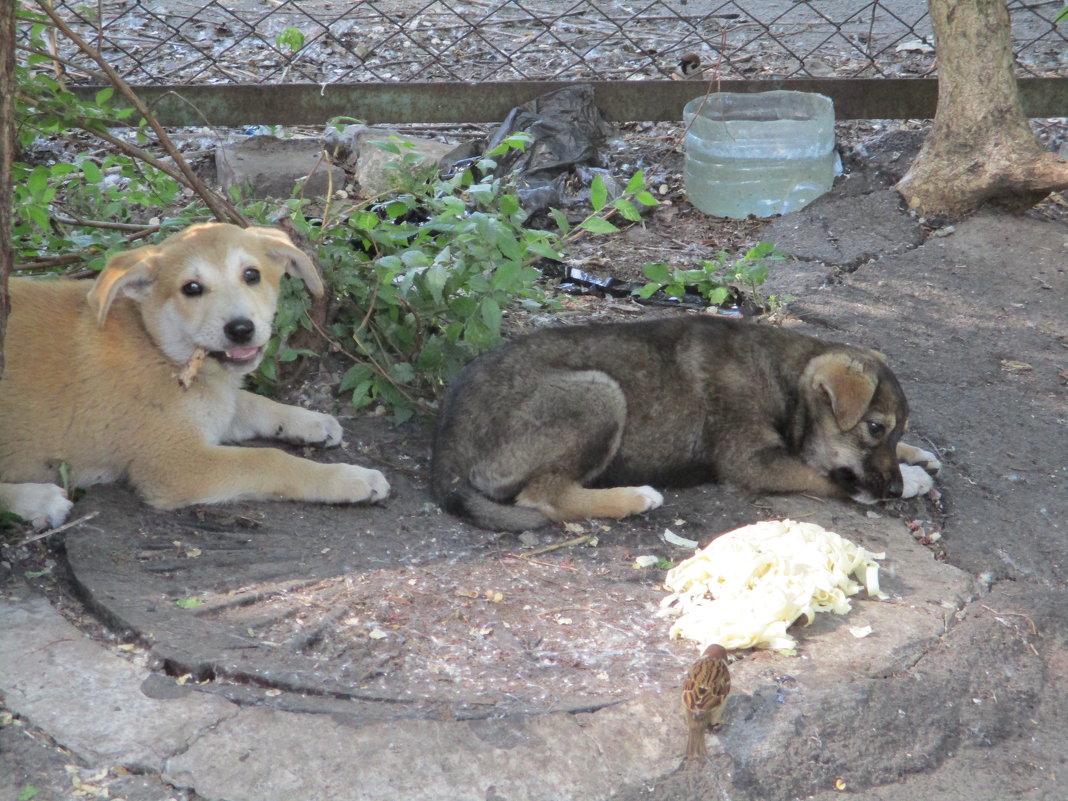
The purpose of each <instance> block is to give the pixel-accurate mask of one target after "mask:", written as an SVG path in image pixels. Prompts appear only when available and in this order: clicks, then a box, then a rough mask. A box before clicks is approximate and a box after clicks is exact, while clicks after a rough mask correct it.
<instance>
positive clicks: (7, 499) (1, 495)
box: [0, 484, 74, 529]
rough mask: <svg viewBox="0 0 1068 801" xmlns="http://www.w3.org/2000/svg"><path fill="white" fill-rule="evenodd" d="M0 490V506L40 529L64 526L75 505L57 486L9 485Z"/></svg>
mask: <svg viewBox="0 0 1068 801" xmlns="http://www.w3.org/2000/svg"><path fill="white" fill-rule="evenodd" d="M0 490H2V491H0V506H3V507H6V508H7V510H8V511H10V512H14V513H15V514H17V515H18V516H19V517H21V518H22V519H23V520H27V521H29V522H30V523H31V524H32V525H33V527H34V528H38V529H42V528H55V527H56V526H59V525H62V524H63V521H65V520H66V519H67V515H69V514H70V510H71V507H72V506H73V505H74V504H73V503H71V502H70V501H69V500H68V499H67V493H65V492H64V491H63V488H62V487H59V486H57V485H55V484H7V485H5V486H3V487H2V488H0Z"/></svg>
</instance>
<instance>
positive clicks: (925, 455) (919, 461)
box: [897, 442, 942, 476]
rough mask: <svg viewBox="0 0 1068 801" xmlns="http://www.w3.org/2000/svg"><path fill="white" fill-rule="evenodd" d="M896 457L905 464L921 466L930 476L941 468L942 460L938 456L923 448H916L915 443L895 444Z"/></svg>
mask: <svg viewBox="0 0 1068 801" xmlns="http://www.w3.org/2000/svg"><path fill="white" fill-rule="evenodd" d="M897 457H898V459H899V460H900V461H902V462H904V463H905V464H911V465H917V466H918V467H922V468H923V469H924V470H926V471H927V472H928V473H930V474H931V475H932V476H934V475H938V471H939V470H941V469H942V462H941V461H940V460H939V458H938V456H936V455H935V454H933V453H931V452H930V451H925V450H924V449H923V448H917V447H916V446H915V445H906V444H905V443H904V442H901V443H899V444H898V446H897Z"/></svg>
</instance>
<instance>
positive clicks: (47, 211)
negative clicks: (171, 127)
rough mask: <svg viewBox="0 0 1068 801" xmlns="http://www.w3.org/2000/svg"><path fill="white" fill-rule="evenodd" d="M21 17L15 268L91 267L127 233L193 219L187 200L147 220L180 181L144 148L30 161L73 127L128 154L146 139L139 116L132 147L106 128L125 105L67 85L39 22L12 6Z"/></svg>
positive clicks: (172, 200)
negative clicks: (24, 31)
mask: <svg viewBox="0 0 1068 801" xmlns="http://www.w3.org/2000/svg"><path fill="white" fill-rule="evenodd" d="M20 19H21V21H22V22H23V23H25V24H28V25H29V31H28V32H29V44H28V45H27V48H28V51H29V52H28V54H27V55H26V57H25V59H24V60H22V61H20V62H19V63H18V64H17V65H16V70H15V78H16V85H17V92H16V96H15V118H16V121H17V129H16V130H17V145H18V147H19V151H20V153H21V156H20V157H19V158H17V160H16V161H15V162H14V163H13V164H12V175H13V179H14V180H13V183H14V193H13V198H12V201H13V203H12V208H13V226H12V234H13V237H14V245H15V257H16V261H17V263H18V265H19V267H20V268H30V269H39V268H50V267H63V266H65V265H66V264H70V263H77V264H79V266H88V267H89V268H91V269H99V268H100V267H101V266H102V265H103V261H104V258H105V256H106V254H107V253H109V252H112V251H115V250H118V249H121V248H122V247H126V246H128V245H129V242H130V241H131V236H136V235H144V232H146V231H147V232H152V231H155V230H159V229H160V228H179V227H181V226H182V225H184V224H186V223H187V222H188V221H189V220H191V219H192V218H193V217H195V216H198V215H202V214H203V212H204V209H203V206H201V205H199V204H192V205H188V206H186V207H185V209H184V211H183V212H182V213H180V214H175V215H174V216H173V217H172V218H170V219H165V220H162V221H159V222H158V223H157V222H155V221H153V222H151V223H150V222H149V220H150V218H152V217H153V216H154V213H155V210H157V209H159V208H172V209H179V208H181V207H182V206H183V205H185V203H186V201H185V200H184V197H183V186H182V184H181V183H180V182H179V181H178V180H176V179H175V177H174V175H173V173H168V172H167V171H166V169H161V167H165V165H163V164H162V162H159V161H158V160H156V159H155V158H154V157H152V156H151V154H149V153H147V152H145V153H144V155H145V156H147V157H148V159H147V160H146V159H144V158H137V157H136V156H134V155H130V154H129V153H124V152H116V153H110V154H104V155H97V153H93V154H86V153H80V154H77V155H75V156H74V157H73V158H71V159H70V160H69V161H52V159H51V158H48V157H45V158H40V157H37V158H31V157H32V155H33V153H34V151H35V149H39V147H40V146H41V144H42V143H45V144H47V143H48V142H51V141H55V140H59V139H61V138H63V137H66V136H67V135H68V134H69V133H70V132H71V131H72V130H78V129H80V130H82V131H86V132H89V133H91V134H93V135H94V136H97V137H98V138H100V139H102V140H104V141H105V142H114V141H121V142H122V143H123V144H124V146H126V148H127V149H128V150H133V151H139V150H140V145H143V144H144V143H145V142H146V141H147V139H148V135H147V133H146V131H145V123H144V122H143V121H142V122H141V123H140V124H139V125H138V126H134V127H133V129H132V130H133V131H134V134H135V136H134V140H135V142H136V143H137V144H133V143H130V142H128V141H127V140H126V139H123V138H121V137H117V136H116V135H115V134H113V133H112V132H111V130H110V129H111V128H112V127H113V126H115V125H117V124H125V123H127V122H129V119H130V116H131V114H132V112H133V110H132V109H131V108H128V107H117V106H115V105H113V102H112V100H113V95H114V90H112V89H111V88H106V89H102V90H100V91H99V92H97V93H96V95H95V96H94V97H93V98H92V99H89V100H86V99H83V98H81V97H79V96H78V95H75V94H74V93H72V92H71V91H70V90H68V89H67V88H66V86H65V85H64V84H63V83H62V82H61V81H59V80H58V79H57V78H56V77H55V75H54V72H53V70H52V67H53V66H54V62H53V60H52V58H51V56H50V55H49V54H48V53H47V48H46V45H45V42H44V35H45V31H46V26H45V24H44V23H43V22H42V21H41V20H40V18H39V17H36V16H34V15H32V14H31V12H29V11H26V10H21V11H20ZM35 162H36V163H35ZM153 162H155V163H153ZM172 169H173V168H172Z"/></svg>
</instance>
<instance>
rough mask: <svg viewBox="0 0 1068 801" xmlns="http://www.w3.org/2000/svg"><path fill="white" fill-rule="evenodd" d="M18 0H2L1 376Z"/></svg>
mask: <svg viewBox="0 0 1068 801" xmlns="http://www.w3.org/2000/svg"><path fill="white" fill-rule="evenodd" d="M14 111H15V0H0V375H2V374H3V372H4V334H5V333H6V331H7V315H8V312H9V311H10V309H11V300H10V298H9V297H8V294H7V276H8V273H10V272H11V261H12V258H13V253H14V249H13V247H12V242H11V193H12V187H11V162H12V161H14V160H15V119H14V117H15V114H14Z"/></svg>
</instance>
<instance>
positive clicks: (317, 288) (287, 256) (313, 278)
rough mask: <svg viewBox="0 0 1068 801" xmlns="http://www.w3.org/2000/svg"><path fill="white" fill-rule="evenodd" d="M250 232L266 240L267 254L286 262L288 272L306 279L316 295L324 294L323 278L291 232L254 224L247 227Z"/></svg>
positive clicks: (310, 289)
mask: <svg viewBox="0 0 1068 801" xmlns="http://www.w3.org/2000/svg"><path fill="white" fill-rule="evenodd" d="M245 230H246V231H247V232H248V233H250V234H253V235H255V236H258V237H260V238H261V239H263V240H264V243H263V244H264V246H265V247H266V250H267V255H268V256H270V257H272V258H275V259H278V260H279V261H281V262H285V264H286V268H285V269H286V273H287V274H289V275H295V276H297V277H299V278H300V279H302V280H303V281H304V285H305V286H306V287H308V291H309V292H311V293H312V295H314V296H315V297H317V298H319V297H322V295H323V279H322V278H321V277H320V275H319V270H317V269H316V267H315V265H314V264H313V263H312V260H311V259H309V258H308V255H307V254H306V253H305V252H304V251H303V250H301V249H300V248H298V247H297V246H296V245H294V244H293V240H292V239H290V238H289V234H287V233H286V232H285V231H280V230H279V229H277V228H261V227H258V226H252V227H250V228H246V229H245Z"/></svg>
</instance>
